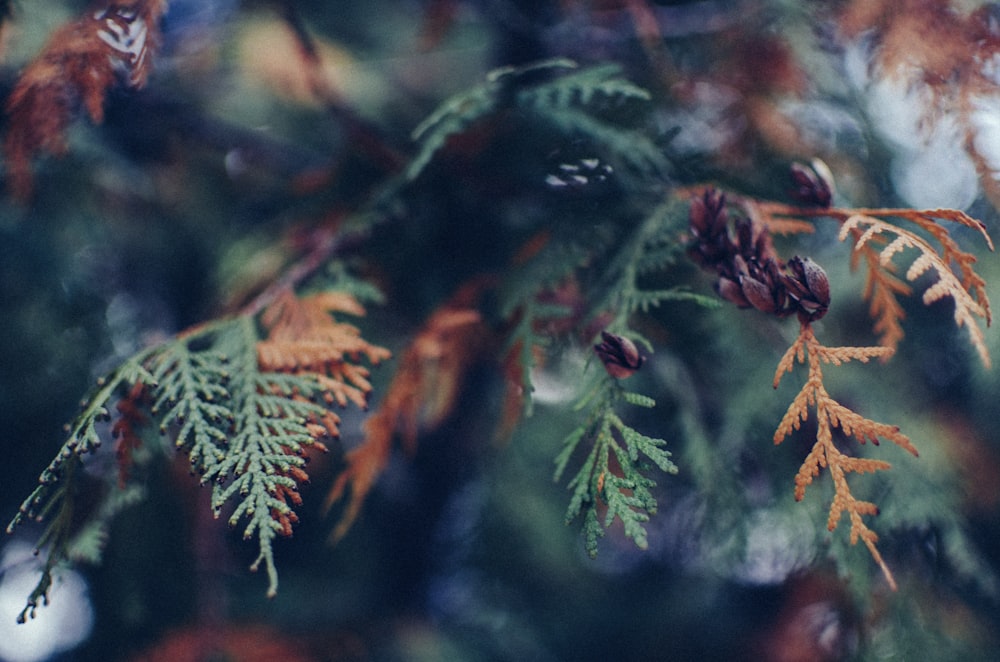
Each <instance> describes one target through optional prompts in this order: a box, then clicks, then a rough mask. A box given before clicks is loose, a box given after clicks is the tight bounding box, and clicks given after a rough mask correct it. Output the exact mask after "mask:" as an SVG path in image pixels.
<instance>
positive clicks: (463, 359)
mask: <svg viewBox="0 0 1000 662" xmlns="http://www.w3.org/2000/svg"><path fill="white" fill-rule="evenodd" d="M481 286H482V283H480V282H479V281H474V282H473V283H470V284H469V285H467V286H465V287H463V288H460V289H459V290H458V292H456V294H455V295H454V296H452V298H451V299H450V300H449V301H448V302H447V303H445V304H444V305H443V306H442V307H441V308H439V309H438V310H437V311H435V312H434V313H433V314H432V315H431V316H430V318H428V320H427V322H426V323H425V324H424V326H423V328H422V329H421V330H420V332H419V333H417V335H416V337H414V339H413V341H412V342H411V343H410V345H409V347H407V349H406V350H405V351H404V352H403V354H402V356H401V358H400V362H399V368H398V369H397V370H396V374H395V375H394V376H393V379H392V383H390V384H389V387H388V389H387V390H386V393H385V397H384V398H383V399H382V402H381V403H380V404H379V407H378V410H377V411H375V413H374V414H372V415H371V416H370V417H369V418H368V420H367V421H365V424H364V432H365V439H364V441H363V442H362V444H361V445H360V446H358V447H356V448H354V449H352V450H351V451H350V452H348V454H347V457H346V461H347V467H346V468H345V470H344V471H343V473H341V474H340V475H339V476H338V477H337V480H336V482H335V483H334V485H333V487H332V488H331V490H330V493H329V494H328V495H327V499H326V508H327V509H329V508H331V507H332V506H333V504H335V503H336V502H338V501H340V500H341V499H344V498H345V497H347V496H348V488H349V489H350V497H349V502H348V503H347V505H346V506H345V509H344V512H343V513H342V514H341V515H340V519H339V521H338V523H337V525H336V527H335V528H334V530H333V532H332V534H331V536H330V538H331V540H332V541H333V542H336V541H337V540H339V539H340V538H342V537H343V536H344V535H345V534H346V533H347V531H348V529H350V527H351V525H352V524H353V522H354V520H355V519H356V518H357V516H358V514H359V513H360V511H361V506H362V504H363V503H364V499H365V496H366V495H367V494H368V492H369V491H370V490H371V488H372V487H373V486H374V484H375V481H376V480H377V479H378V476H379V475H380V474H381V473H382V471H383V469H384V468H385V466H386V465H387V464H388V462H389V457H390V455H391V451H392V446H393V443H392V442H393V440H394V439H395V438H396V437H397V436H398V437H399V438H400V439H401V441H402V443H403V447H404V448H405V449H406V450H407V451H408V452H411V453H412V452H415V451H416V444H417V438H418V436H419V435H420V433H421V432H425V431H428V430H433V429H435V428H437V427H438V426H440V425H441V423H443V422H444V420H445V419H446V418H447V417H448V416H449V415H450V414H451V412H452V411H453V410H454V408H455V405H456V404H457V403H458V396H459V393H460V392H461V387H462V384H463V383H464V379H465V375H466V373H467V371H468V369H469V368H470V367H472V366H473V365H474V364H475V363H476V362H477V361H479V360H480V354H481V352H482V350H483V349H484V347H485V346H486V345H485V343H487V342H488V341H489V335H490V334H489V330H488V328H487V327H486V324H485V322H484V321H483V319H482V316H481V315H480V313H479V312H478V311H477V310H476V309H475V308H474V307H473V304H474V302H475V299H476V298H477V297H478V294H479V292H480V291H481ZM345 367H349V364H345ZM349 379H350V381H352V382H354V383H355V384H356V383H357V380H356V379H353V378H350V377H349Z"/></svg>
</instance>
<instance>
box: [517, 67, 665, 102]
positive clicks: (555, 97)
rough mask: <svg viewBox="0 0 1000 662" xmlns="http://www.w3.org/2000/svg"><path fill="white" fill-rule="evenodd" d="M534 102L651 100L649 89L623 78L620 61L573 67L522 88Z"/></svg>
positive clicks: (524, 93)
mask: <svg viewBox="0 0 1000 662" xmlns="http://www.w3.org/2000/svg"><path fill="white" fill-rule="evenodd" d="M521 95H522V96H524V97H527V98H529V99H530V100H531V102H532V103H534V104H539V105H541V104H544V105H546V106H549V107H553V108H556V107H566V106H571V105H583V106H587V105H591V104H595V103H597V102H601V103H604V104H607V105H614V104H621V103H625V102H626V101H627V100H630V99H638V100H641V101H649V99H650V95H649V92H648V91H646V90H645V89H643V88H641V87H639V86H638V85H636V84H634V83H632V82H631V81H629V80H627V79H625V78H622V76H621V67H619V66H618V65H616V64H605V65H598V66H595V67H589V68H587V69H580V70H577V71H572V72H570V73H567V74H564V75H562V76H559V77H558V78H555V79H553V80H551V81H549V82H546V83H543V84H541V85H538V86H536V87H534V88H531V89H530V90H528V91H525V92H522V93H521Z"/></svg>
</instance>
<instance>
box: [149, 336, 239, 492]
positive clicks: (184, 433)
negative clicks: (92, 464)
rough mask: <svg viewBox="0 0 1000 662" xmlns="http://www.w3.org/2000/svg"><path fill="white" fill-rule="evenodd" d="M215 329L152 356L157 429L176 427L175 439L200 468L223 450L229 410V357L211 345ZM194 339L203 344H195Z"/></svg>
mask: <svg viewBox="0 0 1000 662" xmlns="http://www.w3.org/2000/svg"><path fill="white" fill-rule="evenodd" d="M226 331H227V328H226V327H223V328H221V329H219V330H218V332H217V333H213V334H206V335H199V336H195V337H193V338H183V339H180V340H177V341H175V342H173V343H170V344H169V345H167V346H165V347H164V348H163V349H162V351H160V352H158V353H157V354H155V355H154V356H153V357H152V359H151V364H152V374H153V378H154V380H155V383H156V385H157V386H156V387H155V389H154V390H155V394H154V400H153V405H152V407H151V412H152V413H153V415H154V416H157V417H158V418H159V420H160V431H161V432H162V433H167V432H168V431H169V430H171V429H173V428H176V432H175V445H176V447H177V448H178V449H182V450H184V451H186V452H187V454H188V458H189V460H190V462H191V468H192V469H193V470H195V471H196V472H197V473H200V474H203V473H204V472H205V471H206V470H207V469H208V468H209V467H211V466H213V465H215V464H216V463H218V462H220V461H221V460H222V459H223V458H224V457H225V455H226V450H225V445H226V442H227V439H228V429H229V426H230V424H231V422H232V420H233V412H232V410H231V409H230V408H229V406H228V405H227V404H226V403H227V401H228V400H229V397H230V394H229V390H228V388H227V382H228V381H229V360H228V358H227V356H226V355H225V354H223V353H222V352H220V351H218V350H217V349H215V347H214V342H215V339H216V337H217V335H218V334H225V333H226ZM195 345H207V347H205V348H203V349H200V350H195V349H192V347H193V346H195Z"/></svg>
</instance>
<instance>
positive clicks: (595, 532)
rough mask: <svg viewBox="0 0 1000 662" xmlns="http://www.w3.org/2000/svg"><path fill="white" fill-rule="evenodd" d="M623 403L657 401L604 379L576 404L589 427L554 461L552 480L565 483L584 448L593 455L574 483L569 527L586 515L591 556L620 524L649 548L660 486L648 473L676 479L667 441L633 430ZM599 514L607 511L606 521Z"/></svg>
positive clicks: (647, 404) (567, 443)
mask: <svg viewBox="0 0 1000 662" xmlns="http://www.w3.org/2000/svg"><path fill="white" fill-rule="evenodd" d="M621 403H626V404H630V405H632V406H638V407H644V408H649V407H653V406H655V404H656V403H655V401H654V400H653V399H652V398H649V397H648V396H644V395H641V394H637V393H632V392H630V391H626V390H625V389H624V388H623V387H622V386H621V384H620V383H619V381H618V380H617V379H615V378H613V377H612V376H610V375H602V376H600V377H598V378H597V382H596V383H594V384H592V385H591V389H590V390H589V391H587V392H585V394H584V395H583V396H582V397H581V399H580V400H579V401H578V402H577V405H576V409H578V410H582V409H589V412H590V413H589V414H588V416H587V418H586V421H585V422H584V423H583V424H582V425H580V426H579V427H577V428H575V429H574V430H573V431H572V432H570V433H569V434H568V435H567V436H566V437H565V438H564V439H563V442H562V450H561V451H560V452H559V454H558V455H557V456H556V459H555V465H556V467H555V473H554V475H553V478H554V480H556V481H559V480H561V479H562V476H563V474H564V473H565V472H566V470H567V468H568V467H569V465H570V461H571V460H572V459H573V457H574V456H575V455H576V454H577V449H578V448H579V447H580V446H581V445H583V444H589V445H590V446H589V450H588V451H587V454H586V457H585V459H584V461H583V463H582V464H581V465H580V468H579V470H578V471H577V472H576V474H575V475H574V476H573V478H572V479H570V481H569V483H568V484H567V489H569V490H570V491H571V492H572V496H571V497H570V502H569V506H568V507H567V509H566V523H567V524H569V523H570V522H572V521H573V520H574V519H576V518H577V517H578V516H579V515H580V514H581V513H582V514H583V516H584V518H583V535H584V540H585V547H586V550H587V553H588V554H589V555H590V556H591V557H595V556H597V542H598V540H599V539H600V538H601V537H603V536H604V532H605V529H607V528H608V527H610V526H611V525H612V524H613V523H614V521H615V520H620V521H621V523H622V525H623V527H624V532H625V536H626V537H627V538H629V539H631V540H632V541H633V542H634V543H635V545H636V546H637V547H639V548H640V549H645V548H646V547H647V546H648V541H647V534H646V528H645V527H644V526H643V524H645V523H646V522H647V521H649V517H650V515H652V514H654V513H655V512H656V509H657V503H656V497H655V496H653V493H652V491H651V490H652V488H653V487H655V486H656V481H654V480H652V479H651V478H649V477H648V476H646V475H645V473H644V472H646V471H648V470H649V469H650V468H651V465H653V466H656V467H657V468H658V469H659V470H660V471H663V472H664V473H670V474H674V473H677V470H678V469H677V466H676V465H675V464H674V463H673V461H671V459H670V452H669V451H667V450H665V449H664V448H663V446H665V445H666V443H667V442H666V441H665V440H663V439H656V438H653V437H648V436H646V435H644V434H642V433H640V432H639V431H637V430H635V429H634V428H632V427H631V426H629V425H628V424H627V423H626V422H625V421H624V420H623V419H622V418H621V417H620V416H619V415H618V414H617V412H616V409H617V408H618V406H619V405H620V404H621ZM599 511H603V517H602V516H601V513H600V512H599Z"/></svg>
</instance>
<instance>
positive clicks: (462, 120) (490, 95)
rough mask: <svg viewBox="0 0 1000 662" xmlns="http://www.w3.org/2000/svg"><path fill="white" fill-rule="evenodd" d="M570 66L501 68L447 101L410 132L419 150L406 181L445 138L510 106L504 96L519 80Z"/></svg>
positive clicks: (559, 63)
mask: <svg viewBox="0 0 1000 662" xmlns="http://www.w3.org/2000/svg"><path fill="white" fill-rule="evenodd" d="M573 67H576V64H575V63H574V62H572V61H571V60H566V59H564V58H558V59H554V60H546V61H543V62H539V63H535V64H531V65H527V66H525V67H503V68H500V69H496V70H494V71H492V72H490V73H489V74H487V76H486V80H485V81H484V82H483V83H481V84H480V85H477V86H475V87H473V88H471V89H469V90H465V91H463V92H460V93H459V94H456V95H455V96H453V97H451V98H449V99H447V100H446V101H445V102H444V103H442V104H441V105H440V106H438V108H437V109H436V110H435V111H434V112H433V113H431V114H430V115H429V116H428V117H427V118H426V119H425V120H424V121H423V122H421V123H420V124H419V125H417V128H415V129H414V130H413V133H412V136H411V137H412V138H413V140H416V141H418V142H419V143H420V150H419V151H418V152H417V155H416V156H415V157H414V158H413V160H412V161H411V162H410V164H409V166H408V167H407V169H406V179H407V180H409V181H412V180H414V179H416V178H417V177H418V176H420V173H421V172H423V170H424V168H425V167H426V166H427V164H428V163H430V161H431V160H432V159H433V158H434V155H435V154H437V152H438V150H440V149H441V148H442V147H443V146H444V145H445V143H446V142H447V141H448V138H450V137H451V136H454V135H456V134H459V133H462V132H463V131H465V130H466V129H467V128H469V127H470V126H471V125H472V124H474V123H475V122H476V121H478V120H480V119H482V118H484V117H486V116H488V115H490V114H492V113H493V112H495V111H496V110H497V109H498V108H499V107H500V106H501V104H505V103H509V99H508V98H507V94H506V93H507V91H508V90H509V89H510V86H511V85H514V84H516V81H517V79H518V78H520V77H522V76H524V75H525V74H528V73H532V72H535V71H538V70H543V69H568V68H573Z"/></svg>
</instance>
